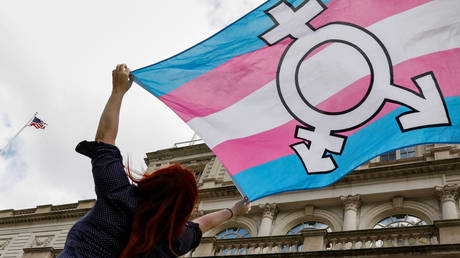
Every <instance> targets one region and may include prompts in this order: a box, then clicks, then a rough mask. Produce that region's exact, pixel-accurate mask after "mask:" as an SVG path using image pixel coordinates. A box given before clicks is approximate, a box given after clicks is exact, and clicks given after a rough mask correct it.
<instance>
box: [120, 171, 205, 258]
mask: <svg viewBox="0 0 460 258" xmlns="http://www.w3.org/2000/svg"><path fill="white" fill-rule="evenodd" d="M128 176H129V177H130V178H131V180H133V182H134V183H136V184H137V190H138V193H139V196H140V198H141V200H140V202H139V204H138V206H137V208H136V211H135V214H134V220H133V225H132V229H131V236H130V238H129V242H128V244H127V245H126V247H125V249H124V250H123V252H122V254H121V256H120V257H121V258H125V257H135V256H136V255H139V254H145V253H148V252H150V251H151V250H152V249H153V248H155V246H156V245H157V244H158V242H159V241H160V240H167V241H168V243H169V249H170V251H171V252H172V253H173V254H174V255H176V253H175V252H174V250H173V248H172V244H173V243H174V242H175V241H176V240H177V238H178V237H179V235H180V234H181V233H182V230H183V229H184V225H185V222H186V221H187V220H188V219H189V217H190V214H191V213H192V210H193V207H194V206H195V202H196V199H197V195H198V188H197V185H196V180H195V175H194V174H193V172H192V171H190V170H189V169H188V168H185V167H182V166H181V165H179V164H174V165H171V166H169V167H165V168H161V169H159V170H157V171H155V172H154V173H152V174H145V175H144V176H143V177H142V178H141V179H140V180H139V179H136V178H134V177H133V176H132V175H131V173H130V172H129V170H128Z"/></svg>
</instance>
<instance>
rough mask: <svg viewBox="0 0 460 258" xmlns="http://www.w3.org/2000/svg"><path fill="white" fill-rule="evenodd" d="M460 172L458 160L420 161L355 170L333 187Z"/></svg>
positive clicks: (459, 159)
mask: <svg viewBox="0 0 460 258" xmlns="http://www.w3.org/2000/svg"><path fill="white" fill-rule="evenodd" d="M458 170H460V158H452V159H443V160H433V161H421V162H413V163H407V164H399V165H393V166H381V167H371V168H366V169H359V170H355V171H353V172H352V173H350V174H348V175H346V176H345V177H343V178H342V179H340V180H339V181H338V182H337V183H335V184H333V185H342V184H349V183H351V182H358V181H368V180H372V179H383V178H402V177H407V176H413V175H420V174H439V172H440V171H445V172H447V171H458Z"/></svg>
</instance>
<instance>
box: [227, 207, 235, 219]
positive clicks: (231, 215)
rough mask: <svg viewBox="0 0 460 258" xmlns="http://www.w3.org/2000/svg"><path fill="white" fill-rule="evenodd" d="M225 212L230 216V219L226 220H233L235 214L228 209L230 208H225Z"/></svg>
mask: <svg viewBox="0 0 460 258" xmlns="http://www.w3.org/2000/svg"><path fill="white" fill-rule="evenodd" d="M225 210H227V211H228V213H229V214H230V218H228V219H231V218H233V216H235V212H233V210H232V209H230V208H225Z"/></svg>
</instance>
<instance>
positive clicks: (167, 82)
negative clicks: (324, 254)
mask: <svg viewBox="0 0 460 258" xmlns="http://www.w3.org/2000/svg"><path fill="white" fill-rule="evenodd" d="M133 74H134V76H135V81H136V82H137V83H138V84H139V85H141V86H142V87H144V88H145V89H146V90H148V91H149V92H151V93H152V94H154V95H155V96H156V97H158V98H159V99H160V100H161V101H163V102H164V103H165V104H166V105H168V106H169V107H170V108H171V109H172V110H174V112H176V113H177V114H178V115H179V116H180V117H181V118H182V119H183V120H184V121H185V122H186V123H187V124H188V125H189V126H190V127H191V128H193V129H194V130H195V131H196V132H197V133H198V134H199V135H200V136H201V137H202V138H203V139H204V140H205V142H206V144H207V145H208V146H209V147H210V148H211V149H212V150H213V151H214V153H215V154H216V155H217V156H218V157H219V159H220V160H221V162H222V163H223V164H224V166H225V167H226V168H227V170H228V172H229V173H230V175H231V177H232V179H233V181H234V182H235V184H236V185H237V187H238V189H239V190H240V192H241V193H242V194H244V195H246V196H248V197H249V198H250V200H256V199H259V198H262V197H264V196H268V195H272V194H276V193H280V192H286V191H293V190H302V189H313V188H318V187H324V186H327V185H330V184H332V183H334V182H335V181H337V180H338V179H340V178H341V177H343V176H344V175H346V174H347V173H349V172H350V171H352V170H353V169H355V168H356V167H358V166H359V165H361V164H363V163H365V162H366V161H368V160H370V159H372V158H373V157H375V156H378V155H380V154H382V153H385V152H388V151H391V150H395V149H399V148H403V147H407V146H412V145H416V144H422V143H458V142H460V112H459V110H460V1H459V0H385V1H383V0H366V1H361V0H360V1H357V0H332V1H327V0H322V1H320V0H292V1H280V0H269V1H267V2H265V3H264V4H263V5H261V6H260V7H258V8H257V9H255V10H253V11H252V12H250V13H249V14H247V15H246V16H244V17H243V18H241V19H239V20H238V21H236V22H235V23H233V24H232V25H230V26H228V27H227V28H225V29H223V30H222V31H220V32H219V33H217V34H216V35H214V36H213V37H211V38H209V39H207V40H205V41H203V42H202V43H200V44H198V45H196V46H194V47H192V48H190V49H188V50H186V51H184V52H182V53H180V54H178V55H176V56H174V57H171V58H169V59H167V60H164V61H162V62H160V63H157V64H154V65H151V66H148V67H145V68H142V69H139V70H136V71H134V72H133Z"/></svg>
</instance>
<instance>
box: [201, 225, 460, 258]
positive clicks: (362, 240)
mask: <svg viewBox="0 0 460 258" xmlns="http://www.w3.org/2000/svg"><path fill="white" fill-rule="evenodd" d="M447 222H449V223H450V224H449V225H451V224H452V225H454V226H457V227H460V220H452V221H447ZM447 222H443V223H444V224H445V223H447ZM439 223H440V222H438V224H439ZM441 226H443V225H437V226H436V225H426V226H414V227H402V228H383V229H367V230H354V231H340V232H327V231H326V230H311V231H305V232H303V233H302V234H299V235H286V236H267V237H250V238H238V239H219V240H217V239H215V238H213V237H206V238H204V239H203V240H202V242H203V241H204V242H205V244H206V245H207V246H206V247H205V246H203V248H202V249H201V250H196V251H197V252H196V253H194V254H193V257H195V256H210V255H211V256H227V255H247V254H270V253H297V252H309V251H321V250H331V251H332V250H351V249H367V248H384V247H403V246H422V245H423V246H426V245H439V244H440V242H441V244H442V243H443V242H442V241H440V239H441V240H442V237H443V236H442V235H441V236H440V233H439V232H440V231H439V227H441ZM454 226H449V227H450V228H454ZM444 227H447V226H444ZM448 234H450V235H452V234H451V233H449V232H448V233H445V235H446V236H444V238H445V240H444V242H445V243H458V241H453V240H450V238H448V236H447V235H448ZM451 238H452V237H451ZM205 250H208V251H205Z"/></svg>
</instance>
